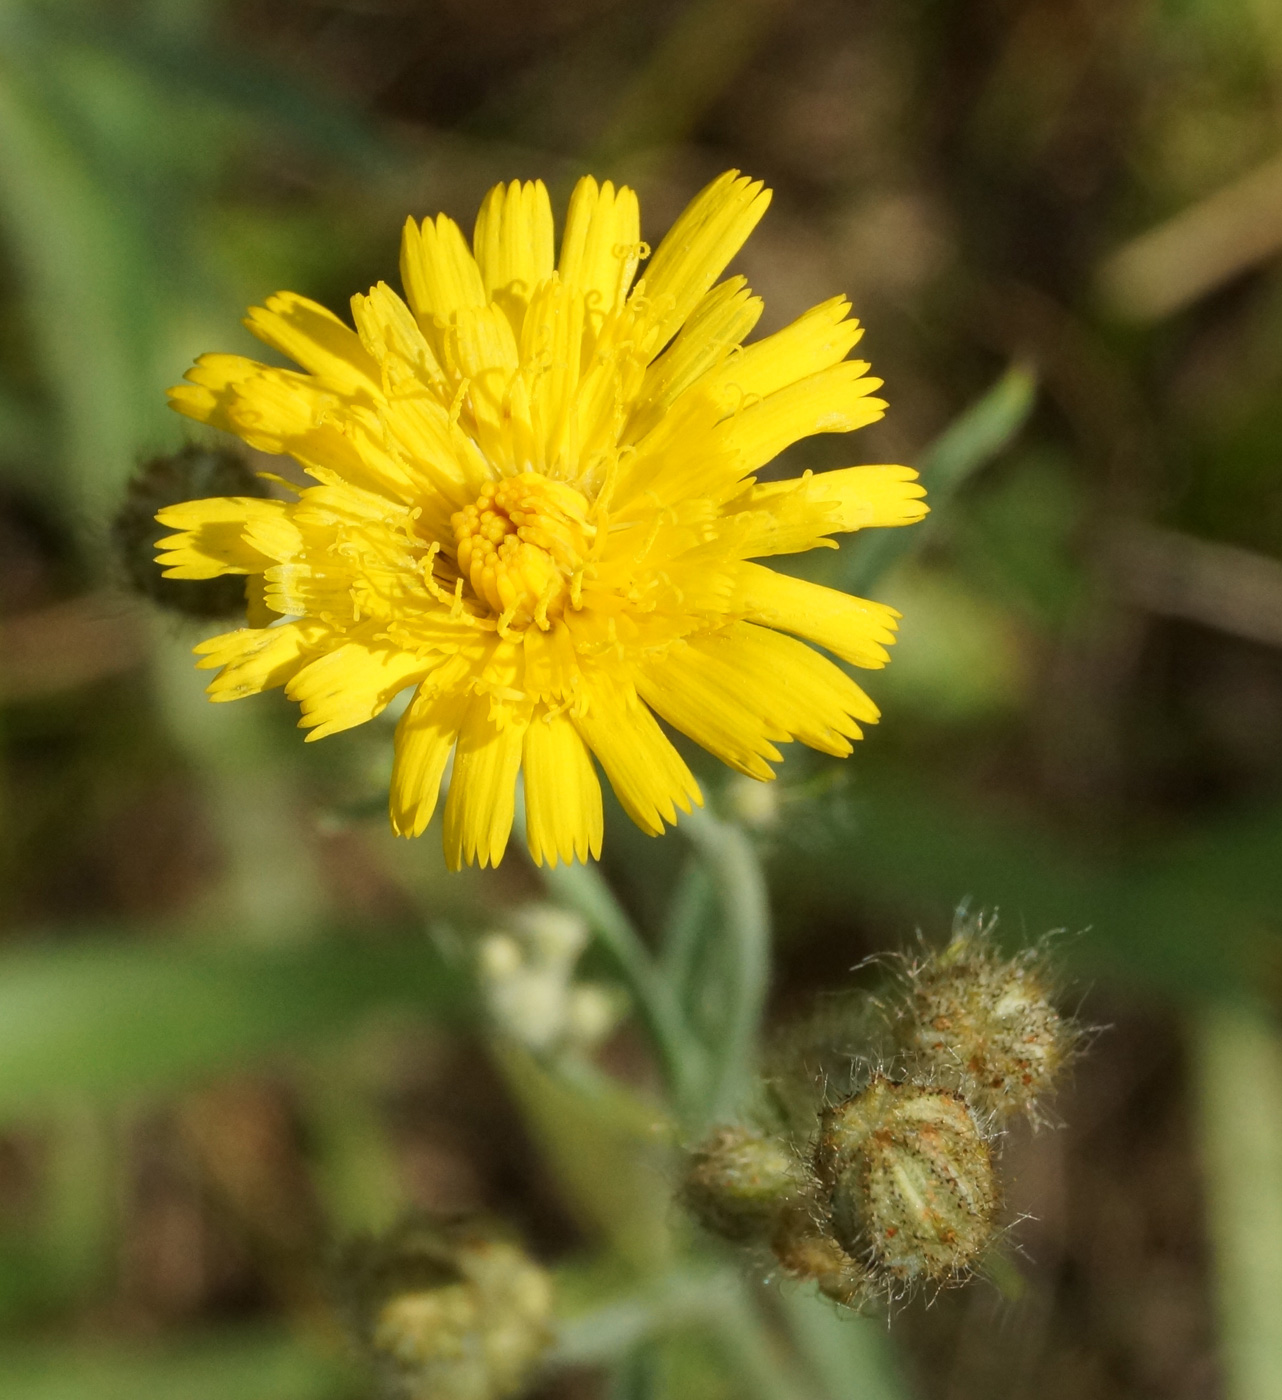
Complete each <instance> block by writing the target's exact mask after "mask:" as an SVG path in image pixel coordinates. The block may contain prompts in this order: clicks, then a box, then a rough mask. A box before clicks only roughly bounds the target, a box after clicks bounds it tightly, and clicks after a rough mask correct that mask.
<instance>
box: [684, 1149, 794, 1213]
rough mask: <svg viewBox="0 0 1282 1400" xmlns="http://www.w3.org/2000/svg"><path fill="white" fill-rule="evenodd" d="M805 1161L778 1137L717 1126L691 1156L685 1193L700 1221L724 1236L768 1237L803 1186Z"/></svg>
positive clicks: (688, 1202)
mask: <svg viewBox="0 0 1282 1400" xmlns="http://www.w3.org/2000/svg"><path fill="white" fill-rule="evenodd" d="M806 1186H807V1173H806V1169H805V1164H804V1163H803V1162H802V1161H801V1159H800V1158H799V1157H798V1156H797V1154H796V1152H794V1151H793V1149H792V1147H791V1146H790V1145H789V1144H788V1143H787V1142H785V1141H784V1140H783V1139H781V1138H775V1137H771V1136H769V1135H768V1134H766V1133H761V1132H757V1131H755V1130H753V1129H751V1128H718V1129H717V1130H716V1131H715V1132H714V1133H713V1134H712V1135H711V1136H710V1137H709V1138H708V1139H707V1140H706V1141H705V1142H704V1143H703V1144H702V1145H701V1146H700V1147H698V1148H697V1149H696V1150H695V1151H694V1152H692V1153H691V1154H690V1160H689V1164H688V1166H687V1169H686V1177H685V1187H684V1197H685V1202H686V1205H687V1206H688V1207H689V1209H690V1212H691V1214H692V1215H694V1217H695V1218H696V1219H697V1220H698V1221H699V1223H700V1224H701V1225H703V1226H704V1227H705V1229H708V1230H710V1231H712V1233H713V1234H717V1235H720V1236H721V1237H722V1238H723V1239H727V1240H740V1241H747V1240H753V1239H766V1238H769V1236H770V1234H771V1231H772V1230H773V1227H774V1225H775V1222H776V1221H777V1219H778V1217H779V1215H780V1214H781V1212H782V1211H784V1210H785V1209H786V1208H787V1207H788V1206H789V1205H791V1204H792V1203H793V1202H795V1201H796V1200H797V1198H798V1196H799V1195H800V1194H801V1193H802V1192H803V1191H804V1190H805V1189H806Z"/></svg>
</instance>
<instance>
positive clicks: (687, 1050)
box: [542, 862, 704, 1104]
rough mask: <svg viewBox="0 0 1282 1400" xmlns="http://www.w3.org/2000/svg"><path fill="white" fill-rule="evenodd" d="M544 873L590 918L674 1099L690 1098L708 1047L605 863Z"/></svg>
mask: <svg viewBox="0 0 1282 1400" xmlns="http://www.w3.org/2000/svg"><path fill="white" fill-rule="evenodd" d="M542 876H543V882H544V884H545V885H546V886H547V889H548V892H549V893H550V894H552V895H553V896H554V897H555V898H556V899H557V900H558V901H559V902H560V903H562V904H564V905H565V906H566V907H567V908H569V909H573V910H575V911H576V912H577V913H579V914H581V915H582V916H583V917H584V919H586V920H587V922H588V925H589V926H590V927H591V929H592V931H593V932H594V933H595V934H596V936H597V938H598V939H599V940H600V941H601V944H602V946H603V947H604V948H605V949H606V950H607V951H608V952H609V954H610V956H611V957H612V958H613V959H614V962H615V964H616V966H617V967H618V970H619V972H620V973H621V974H622V975H623V978H624V980H625V982H626V983H627V986H628V990H629V991H630V992H631V993H632V996H633V999H634V1000H635V1002H636V1005H637V1009H638V1011H639V1012H640V1013H641V1017H642V1019H643V1020H644V1022H645V1024H646V1029H647V1030H648V1031H649V1033H650V1037H651V1039H652V1040H653V1042H654V1046H655V1049H656V1051H657V1052H658V1055H659V1059H660V1062H661V1063H662V1066H663V1070H664V1075H665V1078H666V1080H667V1083H668V1087H669V1089H670V1091H671V1093H672V1097H673V1099H674V1100H675V1102H676V1103H678V1104H684V1103H687V1102H688V1101H689V1099H690V1096H691V1093H692V1090H693V1086H694V1085H695V1084H696V1083H698V1082H699V1081H701V1080H702V1077H703V1071H704V1063H703V1061H704V1056H703V1051H702V1048H701V1047H700V1046H699V1044H698V1043H697V1042H696V1041H695V1040H694V1038H693V1037H692V1036H691V1035H690V1033H689V1031H688V1029H687V1027H686V1024H685V1019H684V1017H683V1016H682V1014H681V1008H680V1006H679V1005H678V1003H677V1000H676V997H675V996H674V995H673V989H672V987H671V986H670V985H669V983H668V981H667V980H666V979H665V978H664V977H663V976H662V974H661V973H660V971H659V968H658V966H657V964H656V963H655V960H654V958H653V956H652V955H651V953H650V950H649V949H648V948H647V947H646V946H645V944H644V942H643V941H642V939H641V935H640V934H639V933H638V932H637V930H636V928H635V927H634V926H633V923H632V920H631V919H629V918H628V916H627V913H626V912H625V911H624V909H623V907H622V906H621V905H620V904H619V901H618V900H617V899H616V898H615V895H614V891H613V890H611V888H610V886H609V884H608V883H607V882H606V879H605V876H604V875H602V874H601V870H600V867H599V866H597V865H595V864H592V865H580V864H578V863H577V862H576V863H574V864H571V865H556V866H545V867H544V868H543V870H542Z"/></svg>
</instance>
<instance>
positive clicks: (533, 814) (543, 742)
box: [523, 707, 603, 865]
mask: <svg viewBox="0 0 1282 1400" xmlns="http://www.w3.org/2000/svg"><path fill="white" fill-rule="evenodd" d="M523 764H524V770H525V835H526V840H527V841H528V843H529V847H530V855H531V856H533V858H534V863H535V864H536V865H542V864H543V862H544V860H546V861H547V862H548V864H549V865H555V864H556V863H557V859H558V858H559V859H561V860H563V861H565V863H566V864H567V865H568V864H569V863H570V861H572V860H574V859H576V858H577V859H578V860H581V861H586V860H587V858H588V856H589V855H591V856H592V858H593V859H594V860H595V859H597V858H599V857H600V855H601V836H602V832H603V818H602V813H601V784H600V783H599V782H598V781H597V775H596V770H595V769H594V768H593V767H592V758H591V755H590V754H589V753H588V750H587V746H586V745H585V744H584V742H583V740H582V738H581V737H580V736H579V731H578V730H577V729H575V727H574V725H573V723H572V722H571V720H570V719H569V717H568V716H567V715H565V714H564V713H558V712H555V711H548V710H547V708H546V707H541V708H540V710H539V712H537V713H536V714H535V716H534V719H533V721H532V722H531V724H530V727H529V728H528V729H527V730H526V731H525V751H524V756H523Z"/></svg>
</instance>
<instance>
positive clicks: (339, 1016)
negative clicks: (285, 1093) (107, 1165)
mask: <svg viewBox="0 0 1282 1400" xmlns="http://www.w3.org/2000/svg"><path fill="white" fill-rule="evenodd" d="M462 999H463V992H462V989H461V988H460V986H459V985H458V981H457V978H456V976H455V975H454V974H452V973H450V972H449V970H448V969H447V968H446V967H445V966H444V965H443V964H442V963H441V961H440V959H439V958H438V957H437V956H436V954H435V953H433V951H432V950H431V949H430V947H429V946H428V945H427V944H425V943H418V942H413V943H404V942H401V943H397V944H375V943H368V944H367V943H361V944H358V943H355V942H338V941H325V942H321V943H315V944H309V945H305V946H302V947H291V948H283V949H282V948H257V947H230V948H229V947H222V948H213V947H205V946H199V947H192V946H190V945H173V944H168V945H165V944H146V945H140V944H130V943H121V942H114V941H113V942H106V941H103V942H97V941H95V942H85V943H79V944H73V945H71V946H63V947H47V948H39V949H27V950H25V951H22V952H16V953H9V954H6V955H5V956H4V957H3V958H0V1122H3V1121H5V1120H6V1119H8V1120H12V1119H13V1118H15V1117H18V1116H19V1115H23V1114H30V1113H31V1112H33V1111H35V1110H37V1109H39V1108H40V1106H41V1105H43V1104H47V1103H48V1101H49V1100H50V1098H51V1097H54V1096H84V1097H88V1098H90V1099H95V1100H112V1099H118V1098H121V1097H124V1096H127V1095H130V1094H134V1093H137V1092H139V1091H141V1090H157V1089H169V1088H174V1087H178V1086H181V1085H184V1084H187V1083H190V1082H191V1081H193V1080H198V1079H200V1078H201V1077H202V1076H205V1075H208V1074H211V1073H214V1072H216V1071H219V1070H223V1069H226V1068H227V1067H229V1066H232V1065H238V1064H244V1063H247V1062H251V1061H253V1060H255V1059H259V1058H261V1057H263V1056H265V1055H269V1054H272V1053H275V1052H278V1051H280V1050H282V1049H285V1048H288V1047H291V1046H296V1045H299V1044H303V1043H306V1042H315V1041H319V1040H327V1039H333V1038H335V1037H337V1036H339V1035H342V1034H343V1033H344V1032H346V1031H350V1030H351V1029H353V1028H354V1027H355V1026H356V1025H358V1024H359V1023H360V1022H361V1021H362V1020H364V1019H366V1018H368V1017H370V1016H372V1015H373V1014H374V1013H376V1012H377V1013H380V1014H382V1015H388V1014H391V1013H395V1012H398V1011H399V1012H402V1013H409V1014H413V1015H419V1016H424V1015H427V1016H435V1017H440V1016H445V1015H448V1014H450V1013H451V1012H454V1011H457V1010H458V1009H459V1007H460V1006H461V1004H462Z"/></svg>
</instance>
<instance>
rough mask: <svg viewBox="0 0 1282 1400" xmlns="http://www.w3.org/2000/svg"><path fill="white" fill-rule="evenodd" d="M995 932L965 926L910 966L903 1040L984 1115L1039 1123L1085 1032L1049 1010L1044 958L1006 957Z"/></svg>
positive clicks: (1033, 953) (978, 922) (1034, 955)
mask: <svg viewBox="0 0 1282 1400" xmlns="http://www.w3.org/2000/svg"><path fill="white" fill-rule="evenodd" d="M992 928H993V924H992V923H991V922H990V923H988V924H987V925H985V924H984V923H983V922H982V920H978V919H976V920H970V919H967V920H963V921H962V922H960V923H959V925H958V927H957V929H956V930H955V931H954V933H953V936H952V938H951V940H950V941H949V942H948V944H947V945H946V946H945V947H944V948H943V949H941V950H940V951H938V952H936V953H933V954H931V956H929V957H928V958H926V959H925V960H924V961H923V962H921V963H920V964H916V965H914V966H911V967H909V969H908V972H907V977H906V981H907V995H906V998H905V1001H904V1005H903V1007H902V1010H901V1013H900V1027H899V1030H900V1040H901V1043H902V1044H903V1047H904V1049H905V1050H907V1051H908V1052H909V1053H910V1054H912V1055H915V1056H917V1057H918V1058H919V1059H921V1060H922V1061H924V1062H925V1063H926V1064H928V1065H929V1067H930V1069H931V1071H932V1072H933V1073H936V1074H940V1075H944V1076H946V1077H948V1078H949V1079H950V1081H951V1082H954V1083H955V1084H956V1086H957V1087H958V1088H959V1089H960V1090H961V1092H962V1093H963V1094H964V1095H965V1096H966V1098H967V1099H969V1101H970V1102H971V1103H972V1104H974V1105H975V1107H976V1108H977V1109H979V1111H980V1112H981V1113H985V1114H991V1115H992V1116H993V1117H995V1118H1007V1117H1010V1116H1012V1115H1014V1114H1016V1113H1021V1112H1022V1113H1026V1114H1028V1115H1029V1117H1031V1118H1033V1119H1034V1120H1036V1118H1037V1116H1038V1115H1037V1100H1038V1098H1039V1097H1040V1096H1042V1095H1044V1094H1045V1093H1046V1092H1047V1091H1048V1090H1049V1089H1050V1088H1051V1086H1052V1083H1053V1081H1054V1079H1055V1076H1056V1075H1057V1074H1058V1072H1059V1071H1060V1070H1061V1069H1062V1068H1063V1066H1064V1064H1065V1062H1066V1061H1067V1060H1068V1059H1069V1057H1070V1056H1071V1054H1072V1052H1073V1049H1074V1047H1075V1044H1076V1041H1077V1039H1078V1031H1077V1028H1076V1027H1075V1026H1073V1024H1072V1023H1071V1022H1069V1021H1066V1020H1065V1019H1064V1018H1063V1017H1061V1016H1060V1014H1059V1013H1058V1012H1057V1011H1056V1010H1055V1008H1054V1006H1052V1005H1051V1002H1050V996H1049V991H1048V988H1047V977H1046V972H1045V967H1044V961H1043V959H1042V957H1041V956H1040V955H1039V953H1038V952H1036V951H1035V950H1029V951H1028V952H1025V953H1022V954H1020V955H1018V956H1017V957H1014V958H1007V957H1004V956H1003V955H1002V953H1001V951H1000V950H999V949H998V948H997V947H996V945H995V943H994V941H993V938H992Z"/></svg>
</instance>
